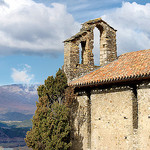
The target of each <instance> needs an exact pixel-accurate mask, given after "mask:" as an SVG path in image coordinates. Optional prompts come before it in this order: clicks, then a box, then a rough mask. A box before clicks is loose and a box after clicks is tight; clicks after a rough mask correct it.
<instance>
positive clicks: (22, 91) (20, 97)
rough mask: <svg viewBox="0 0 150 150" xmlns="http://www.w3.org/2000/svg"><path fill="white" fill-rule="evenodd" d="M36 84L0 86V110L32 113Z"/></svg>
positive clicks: (2, 111)
mask: <svg viewBox="0 0 150 150" xmlns="http://www.w3.org/2000/svg"><path fill="white" fill-rule="evenodd" d="M37 87H38V85H22V84H13V85H5V86H0V112H1V114H4V113H8V112H18V113H23V114H33V113H34V111H35V109H36V101H38V95H37Z"/></svg>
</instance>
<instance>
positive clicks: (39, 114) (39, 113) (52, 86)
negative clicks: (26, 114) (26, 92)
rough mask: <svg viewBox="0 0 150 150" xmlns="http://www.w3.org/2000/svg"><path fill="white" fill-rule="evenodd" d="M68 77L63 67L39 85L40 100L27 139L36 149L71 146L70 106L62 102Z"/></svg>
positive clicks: (64, 149) (59, 148) (56, 149)
mask: <svg viewBox="0 0 150 150" xmlns="http://www.w3.org/2000/svg"><path fill="white" fill-rule="evenodd" d="M66 87H67V79H66V76H65V74H64V73H63V71H62V70H61V69H59V70H58V72H57V73H56V76H55V77H53V76H50V77H48V78H47V80H45V84H44V85H41V86H39V87H38V95H39V102H37V104H36V106H37V109H36V111H35V115H34V116H33V120H32V123H33V126H32V129H31V130H30V131H28V132H27V135H26V138H25V141H26V144H27V146H28V147H30V148H32V149H34V150H67V149H68V148H69V147H70V146H71V143H70V140H69V139H70V138H69V135H70V130H71V128H70V125H69V108H67V107H66V106H65V105H63V104H62V102H63V101H64V95H65V94H64V90H65V88H66Z"/></svg>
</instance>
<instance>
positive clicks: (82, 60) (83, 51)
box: [79, 41, 86, 64]
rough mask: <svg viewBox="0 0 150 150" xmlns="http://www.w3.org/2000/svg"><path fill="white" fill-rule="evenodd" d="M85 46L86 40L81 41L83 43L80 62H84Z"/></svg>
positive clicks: (80, 46) (80, 49)
mask: <svg viewBox="0 0 150 150" xmlns="http://www.w3.org/2000/svg"><path fill="white" fill-rule="evenodd" d="M85 46H86V41H81V43H80V44H79V63H80V64H84V60H85Z"/></svg>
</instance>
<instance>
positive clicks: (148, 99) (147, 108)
mask: <svg viewBox="0 0 150 150" xmlns="http://www.w3.org/2000/svg"><path fill="white" fill-rule="evenodd" d="M137 97H138V133H137V134H138V135H137V138H138V147H139V148H138V150H150V83H149V84H148V83H144V84H140V85H139V86H138V90H137Z"/></svg>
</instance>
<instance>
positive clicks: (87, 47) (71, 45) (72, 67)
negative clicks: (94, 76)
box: [64, 18, 117, 81]
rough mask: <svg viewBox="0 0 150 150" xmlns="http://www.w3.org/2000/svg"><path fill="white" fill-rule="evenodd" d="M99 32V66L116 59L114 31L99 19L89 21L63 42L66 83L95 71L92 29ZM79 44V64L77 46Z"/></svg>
mask: <svg viewBox="0 0 150 150" xmlns="http://www.w3.org/2000/svg"><path fill="white" fill-rule="evenodd" d="M95 27H96V28H98V30H99V31H100V66H103V65H105V64H107V63H109V62H111V61H113V60H115V59H116V58H117V50H116V30H115V29H113V28H112V27H111V26H109V25H108V24H107V23H106V22H104V21H103V20H102V19H101V18H98V19H95V20H90V21H88V22H85V23H84V24H83V25H82V28H81V30H80V32H79V33H77V34H76V35H74V36H73V37H71V38H70V39H67V40H65V41H64V71H65V73H66V76H67V78H68V81H70V80H72V79H74V78H77V77H79V76H81V75H83V74H85V73H87V72H90V71H92V70H94V69H96V68H97V67H98V66H95V65H94V58H93V52H92V50H93V48H94V47H93V41H94V35H93V30H94V28H95ZM80 44H81V47H82V53H81V59H82V61H81V64H79V62H80V60H79V58H80V56H79V45H80Z"/></svg>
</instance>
